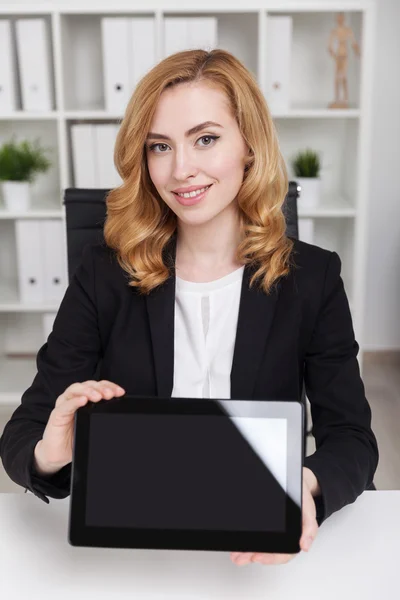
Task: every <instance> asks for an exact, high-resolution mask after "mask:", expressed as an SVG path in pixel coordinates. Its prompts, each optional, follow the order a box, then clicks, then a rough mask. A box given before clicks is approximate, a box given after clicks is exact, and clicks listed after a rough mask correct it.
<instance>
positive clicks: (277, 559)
mask: <svg viewBox="0 0 400 600" xmlns="http://www.w3.org/2000/svg"><path fill="white" fill-rule="evenodd" d="M296 556H297V554H273V553H271V554H268V553H256V554H255V555H254V557H253V562H259V563H261V564H262V565H284V564H287V563H288V562H290V561H291V560H293V559H294V558H295V557H296Z"/></svg>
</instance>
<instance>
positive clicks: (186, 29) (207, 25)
mask: <svg viewBox="0 0 400 600" xmlns="http://www.w3.org/2000/svg"><path fill="white" fill-rule="evenodd" d="M101 31H102V53H103V66H104V97H105V106H106V109H107V110H109V111H119V112H124V111H125V108H126V105H127V104H128V102H129V99H130V97H131V95H132V92H133V90H134V88H135V87H136V85H137V83H138V81H139V80H140V79H141V78H142V77H143V76H144V75H145V74H146V73H147V72H148V71H150V69H151V68H152V67H153V66H154V65H155V64H156V63H157V51H156V41H157V40H156V29H155V18H154V17H133V18H125V17H105V18H102V20H101ZM216 46H217V19H216V17H165V19H164V48H163V51H164V56H169V55H170V54H173V53H175V52H180V51H182V50H189V49H191V48H203V49H207V50H211V49H212V48H215V47H216ZM123 57H125V60H124V58H123Z"/></svg>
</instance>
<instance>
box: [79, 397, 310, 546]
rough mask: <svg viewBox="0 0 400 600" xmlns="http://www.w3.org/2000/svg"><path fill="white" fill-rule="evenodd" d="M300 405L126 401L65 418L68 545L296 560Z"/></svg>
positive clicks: (301, 432)
mask: <svg viewBox="0 0 400 600" xmlns="http://www.w3.org/2000/svg"><path fill="white" fill-rule="evenodd" d="M303 427H304V408H303V405H302V403H301V402H299V401H294V400H293V401H271V400H265V401H264V400H229V399H227V400H216V399H208V398H207V399H199V398H158V397H153V396H152V397H143V396H140V397H139V396H133V395H128V394H125V396H122V397H119V398H112V399H111V400H101V401H99V402H97V403H96V402H88V403H87V404H86V405H85V406H82V407H80V408H79V409H78V410H77V411H76V413H75V423H74V441H73V460H72V471H71V489H70V504H69V527H68V541H69V543H70V544H71V545H73V546H97V547H103V548H145V549H175V550H218V551H230V552H279V553H297V552H300V545H299V542H300V537H301V533H302V470H303V469H302V466H303V435H304V430H303Z"/></svg>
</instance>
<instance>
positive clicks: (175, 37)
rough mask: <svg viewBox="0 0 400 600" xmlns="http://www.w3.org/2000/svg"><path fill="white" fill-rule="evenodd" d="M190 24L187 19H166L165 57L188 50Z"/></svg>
mask: <svg viewBox="0 0 400 600" xmlns="http://www.w3.org/2000/svg"><path fill="white" fill-rule="evenodd" d="M187 31H188V23H187V19H186V17H165V19H164V56H169V55H170V54H174V53H175V52H181V51H182V50H187V49H188V48H187Z"/></svg>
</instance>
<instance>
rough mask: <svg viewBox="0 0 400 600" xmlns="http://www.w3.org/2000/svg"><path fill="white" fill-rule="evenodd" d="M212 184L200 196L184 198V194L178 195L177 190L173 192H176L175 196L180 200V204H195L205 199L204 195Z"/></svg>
mask: <svg viewBox="0 0 400 600" xmlns="http://www.w3.org/2000/svg"><path fill="white" fill-rule="evenodd" d="M211 185H212V184H211ZM211 185H210V186H209V188H208V189H207V190H206V191H205V192H203V193H202V194H199V195H198V196H193V198H183V197H182V196H178V194H176V193H175V192H172V193H173V194H174V196H175V198H176V199H177V201H178V202H179V204H183V206H192V205H193V204H198V202H200V201H201V200H203V198H204V196H205V195H206V194H207V193H208V191H209V190H210V189H211ZM200 189H201V188H200Z"/></svg>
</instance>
